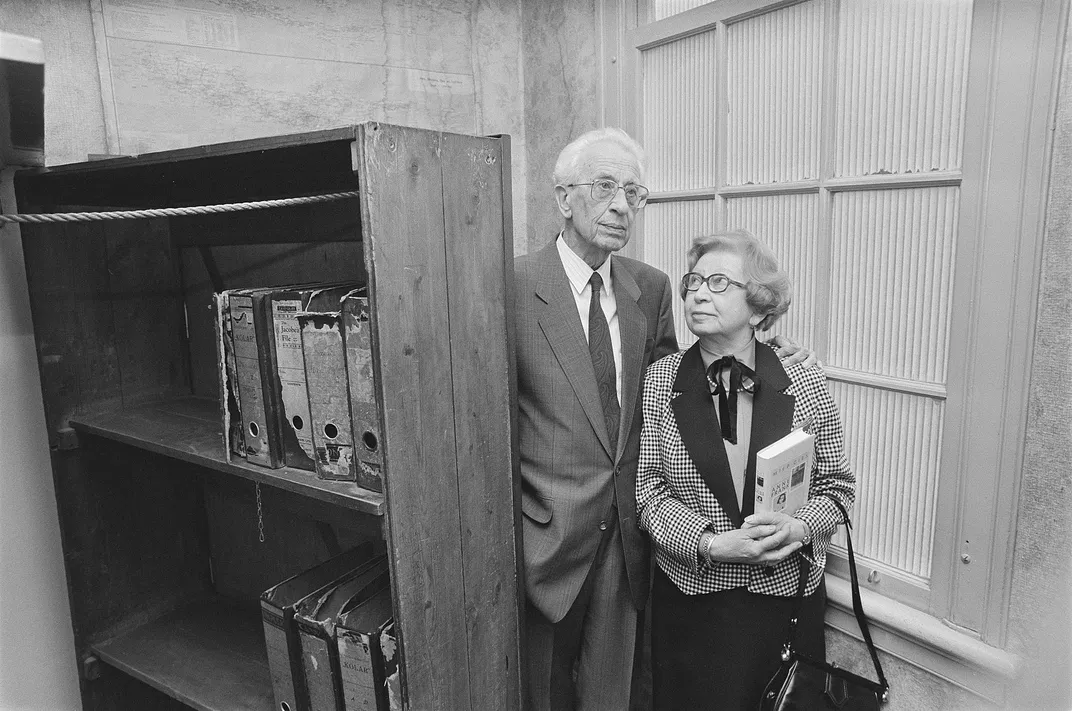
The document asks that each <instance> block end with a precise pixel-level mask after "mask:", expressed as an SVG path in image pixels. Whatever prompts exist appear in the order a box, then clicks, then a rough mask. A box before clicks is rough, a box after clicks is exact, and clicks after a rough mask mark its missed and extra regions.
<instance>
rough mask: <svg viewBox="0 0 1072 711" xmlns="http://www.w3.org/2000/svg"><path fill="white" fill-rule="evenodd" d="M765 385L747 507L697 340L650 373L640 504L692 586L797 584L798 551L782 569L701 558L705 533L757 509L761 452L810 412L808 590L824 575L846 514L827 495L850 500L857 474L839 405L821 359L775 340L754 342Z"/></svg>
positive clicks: (784, 588)
mask: <svg viewBox="0 0 1072 711" xmlns="http://www.w3.org/2000/svg"><path fill="white" fill-rule="evenodd" d="M756 375H757V380H758V382H759V387H758V389H757V391H756V393H755V396H754V399H753V406H752V440H751V445H750V447H749V453H748V467H747V473H746V478H745V489H744V496H743V499H744V507H743V508H744V510H741V507H739V506H738V504H737V495H736V492H735V490H734V488H733V480H732V478H731V475H730V471H729V465H728V460H727V458H726V449H725V446H724V445H723V442H722V437H721V435H720V430H719V425H718V418H717V417H716V415H715V406H714V403H713V401H712V398H711V391H710V385H709V383H708V380H707V375H706V373H705V371H704V367H703V360H702V359H701V357H700V350H699V346H698V345H693V346H692V348H690V349H689V350H687V351H684V352H682V353H675V354H673V355H669V356H666V357H665V358H663V359H661V360H659V361H657V362H655V363H653V364H652V365H650V366H649V367H648V369H647V372H646V375H645V379H644V425H643V428H642V430H641V434H640V463H639V467H638V470H637V478H636V489H637V513H638V516H639V523H640V526H641V528H643V529H644V530H646V531H648V533H649V534H650V536H651V538H652V541H653V542H654V544H655V560H656V562H657V564H658V565H659V567H660V568H661V569H662V570H663V572H665V573H666V574H667V576H669V577H670V579H671V580H673V581H674V583H675V584H676V585H677V586H678V588H680V589H681V590H682V591H683V592H685V593H686V594H691V595H696V594H700V593H708V592H715V591H719V590H728V589H731V588H737V587H747V588H748V589H749V590H750V591H752V592H756V593H762V594H765V595H783V596H791V595H794V594H796V592H797V576H798V574H799V569H798V566H797V558H798V556H797V555H793V556H790V557H789V558H787V559H786V560H784V561H782V562H781V563H780V564H779V565H777V566H776V567H774V568H764V567H761V566H755V565H747V564H744V563H718V564H715V565H708V564H707V563H701V562H700V559H699V557H698V556H697V552H696V545H697V542H698V541H699V538H700V534H701V533H703V531H704V530H706V529H710V530H711V531H714V532H715V533H722V532H724V531H729V530H732V529H734V528H740V526H741V524H742V522H743V520H744V518H745V517H746V516H748V515H749V514H751V513H752V508H753V507H752V503H751V502H752V498H753V496H754V491H755V461H756V452H757V451H759V450H760V449H762V448H763V447H765V446H767V445H768V444H771V443H772V442H774V441H776V440H777V439H779V438H780V437H782V436H784V435H786V434H788V433H789V432H790V431H791V429H792V428H793V427H794V426H799V425H801V424H802V423H805V422H807V420H808V419H809V418H811V420H812V424H811V427H810V428H809V431H811V432H812V433H814V434H815V455H816V456H815V464H814V467H813V469H812V473H811V487H810V492H809V501H808V503H807V504H805V505H804V506H803V507H802V508H801V509H799V510H798V511H797V512H796V516H797V518H800V519H801V520H803V521H805V522H806V523H807V524H808V526H809V527H810V529H811V533H812V549H813V553H812V559H813V560H814V561H815V563H816V565H815V566H814V567H813V568H812V571H811V576H810V578H809V581H808V589H807V593H808V594H811V593H812V592H813V591H814V590H815V588H816V586H818V584H819V580H820V578H821V576H822V574H823V569H824V567H825V564H826V548H827V544H828V543H829V541H830V538H831V536H833V534H834V531H835V529H836V528H837V526H838V525H839V524H840V523H842V521H841V514H840V513H839V512H838V510H837V508H836V507H835V506H834V504H833V502H832V501H830V499H829V498H828V497H836V498H837V500H838V501H840V502H841V504H842V505H843V506H844V507H845V509H846V510H849V509H851V508H852V503H853V500H854V498H855V489H856V478H855V477H854V476H853V473H852V472H851V471H850V470H849V465H848V461H847V459H846V457H845V448H844V436H843V433H842V429H841V419H840V417H839V415H838V410H837V407H836V406H835V405H834V401H833V399H832V398H831V397H830V392H829V390H828V389H827V385H826V375H825V374H824V373H823V370H822V369H821V368H820V367H819V366H813V367H811V368H808V369H804V368H801V367H800V366H799V365H784V364H783V363H782V362H781V361H780V360H779V359H778V356H777V355H775V353H774V351H773V350H771V348H770V347H769V346H767V345H765V344H763V343H759V342H757V343H756Z"/></svg>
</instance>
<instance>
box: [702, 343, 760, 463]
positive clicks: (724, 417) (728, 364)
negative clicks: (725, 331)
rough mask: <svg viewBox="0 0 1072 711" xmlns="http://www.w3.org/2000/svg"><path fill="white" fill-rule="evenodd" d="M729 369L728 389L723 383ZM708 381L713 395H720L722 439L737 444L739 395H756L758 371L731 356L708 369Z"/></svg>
mask: <svg viewBox="0 0 1072 711" xmlns="http://www.w3.org/2000/svg"><path fill="white" fill-rule="evenodd" d="M724 369H728V370H729V373H730V378H729V380H730V385H729V388H728V389H727V388H726V386H725V384H724V383H723V382H722V372H723V370H724ZM707 380H708V382H709V383H710V384H711V386H712V387H713V388H714V389H713V390H712V391H711V394H712V395H718V421H719V423H720V424H721V426H722V438H723V439H725V440H727V441H729V442H730V444H737V393H738V392H740V391H742V390H743V391H744V392H746V393H752V394H753V395H755V394H756V391H758V390H759V379H758V378H757V377H756V371H754V370H752V369H751V368H749V367H748V366H747V365H745V364H744V363H742V362H741V361H739V360H737V359H736V358H734V357H733V356H731V355H728V356H722V357H721V358H719V359H718V360H716V361H715V362H714V363H712V364H711V366H710V367H709V368H708V369H707Z"/></svg>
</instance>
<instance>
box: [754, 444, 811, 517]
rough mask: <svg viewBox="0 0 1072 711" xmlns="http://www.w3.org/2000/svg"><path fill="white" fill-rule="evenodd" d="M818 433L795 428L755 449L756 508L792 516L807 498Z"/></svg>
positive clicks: (758, 510) (758, 511) (756, 509)
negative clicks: (775, 440) (776, 439)
mask: <svg viewBox="0 0 1072 711" xmlns="http://www.w3.org/2000/svg"><path fill="white" fill-rule="evenodd" d="M814 462H815V435H813V434H809V433H807V432H805V431H804V430H803V429H802V428H801V429H795V430H793V431H792V432H790V433H789V434H787V435H786V436H785V437H782V438H781V439H779V440H778V441H777V442H774V443H773V444H770V445H768V446H766V447H764V448H763V449H761V450H759V452H757V453H756V498H755V512H756V513H760V512H765V511H781V512H784V513H786V514H789V515H790V516H792V515H793V514H794V513H796V510H797V509H799V508H800V507H801V506H803V505H804V504H806V503H807V502H808V487H809V486H810V485H811V467H812V464H813V463H814Z"/></svg>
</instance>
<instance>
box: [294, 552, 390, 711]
mask: <svg viewBox="0 0 1072 711" xmlns="http://www.w3.org/2000/svg"><path fill="white" fill-rule="evenodd" d="M390 584H391V578H390V573H389V572H388V569H387V557H386V556H378V557H377V558H375V559H373V560H372V561H370V562H369V563H367V564H366V565H365V566H364V567H362V569H361V570H360V571H359V572H358V573H357V574H356V575H354V576H353V577H352V578H348V579H346V580H345V581H343V582H341V583H339V584H338V585H336V586H335V587H334V588H332V589H330V590H328V591H326V592H324V593H323V594H321V595H319V596H318V597H312V598H307V599H306V600H305V601H304V602H302V603H301V604H300V605H299V606H298V608H297V609H296V610H295V611H294V623H295V626H296V627H297V628H298V638H299V641H300V644H301V652H302V669H303V672H304V675H305V689H306V693H307V695H308V698H309V709H310V711H343V710H344V708H345V702H344V698H345V694H344V693H343V686H342V672H341V669H340V662H339V650H338V644H337V642H336V641H335V627H336V624H337V622H338V618H339V614H340V613H341V612H342V611H343V610H344V609H345V608H346V607H347V606H348V605H357V604H360V602H363V601H365V600H367V599H369V598H371V597H372V596H374V595H375V594H376V593H378V592H380V591H381V590H383V589H384V588H389V587H390Z"/></svg>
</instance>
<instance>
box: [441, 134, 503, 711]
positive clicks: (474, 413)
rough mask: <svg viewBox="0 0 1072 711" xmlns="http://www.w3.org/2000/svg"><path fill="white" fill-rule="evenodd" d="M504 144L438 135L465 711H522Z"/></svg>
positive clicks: (466, 137) (480, 139) (481, 139)
mask: <svg viewBox="0 0 1072 711" xmlns="http://www.w3.org/2000/svg"><path fill="white" fill-rule="evenodd" d="M503 143H505V141H503V140H496V139H491V138H473V137H468V136H459V135H452V134H444V136H443V149H442V155H443V177H444V180H443V192H444V214H445V227H446V233H445V241H446V254H447V274H448V285H449V306H450V343H451V365H452V375H453V383H454V403H455V408H454V409H455V421H454V427H455V437H456V438H457V441H458V450H457V461H458V473H459V476H458V490H459V499H460V502H461V516H462V553H463V569H464V571H465V575H464V582H465V609H466V624H467V626H468V633H469V673H470V687H471V693H472V707H473V708H475V709H490V708H501V709H507V708H520V706H521V678H520V648H519V640H520V636H519V635H520V624H521V619H520V608H519V605H518V586H519V584H520V579H519V576H518V566H517V561H518V559H517V540H516V538H517V528H516V527H515V511H516V509H515V507H514V483H515V476H516V474H515V472H514V468H513V452H514V451H515V450H516V447H514V446H513V444H514V442H513V434H512V433H513V427H512V421H513V416H514V411H513V408H512V400H511V394H512V393H511V383H510V375H511V368H510V359H509V344H508V343H507V320H508V318H510V313H509V310H508V309H509V306H510V305H511V304H512V303H513V301H512V299H511V298H510V297H509V295H508V294H507V289H506V273H507V272H506V270H507V268H510V269H512V267H513V264H512V261H513V260H512V253H513V249H512V244H511V237H510V235H508V234H506V233H505V229H504V225H505V220H504V205H503V190H502V181H503V179H504V175H505V179H507V180H508V179H509V168H508V167H503V166H501V162H502V161H503V160H507V161H508V160H509V151H508V150H507V152H506V155H505V156H504V155H503V151H502V148H501V146H502V144H503Z"/></svg>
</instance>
